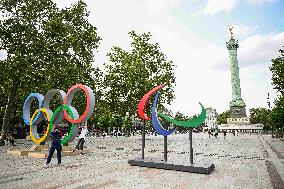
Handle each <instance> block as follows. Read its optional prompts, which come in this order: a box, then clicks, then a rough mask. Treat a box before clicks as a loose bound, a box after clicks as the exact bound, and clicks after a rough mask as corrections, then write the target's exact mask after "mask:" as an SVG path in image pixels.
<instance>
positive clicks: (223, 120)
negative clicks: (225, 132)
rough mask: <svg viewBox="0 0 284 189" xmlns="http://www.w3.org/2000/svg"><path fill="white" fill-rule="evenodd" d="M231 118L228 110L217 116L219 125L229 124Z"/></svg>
mask: <svg viewBox="0 0 284 189" xmlns="http://www.w3.org/2000/svg"><path fill="white" fill-rule="evenodd" d="M229 117H230V110H227V111H225V112H222V113H221V114H219V115H218V116H217V124H218V125H220V124H226V123H227V118H229Z"/></svg>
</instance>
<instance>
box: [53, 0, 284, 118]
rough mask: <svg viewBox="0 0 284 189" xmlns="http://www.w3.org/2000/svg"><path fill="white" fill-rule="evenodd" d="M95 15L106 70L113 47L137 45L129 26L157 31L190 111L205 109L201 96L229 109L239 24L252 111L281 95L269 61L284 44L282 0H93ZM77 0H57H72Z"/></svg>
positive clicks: (179, 99)
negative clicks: (231, 46)
mask: <svg viewBox="0 0 284 189" xmlns="http://www.w3.org/2000/svg"><path fill="white" fill-rule="evenodd" d="M85 1H86V3H87V5H88V10H89V11H90V21H91V22H92V23H93V24H94V25H96V26H97V28H98V33H99V35H100V36H101V37H102V42H101V45H100V48H99V49H98V52H95V63H94V65H95V66H99V67H101V68H103V63H105V62H107V61H108V60H107V58H106V53H107V52H110V49H111V47H112V46H114V45H115V46H120V47H122V48H124V49H130V42H131V40H130V38H129V35H128V32H129V31H130V30H135V31H137V32H139V33H143V32H150V33H151V34H152V35H153V37H152V42H157V43H159V44H160V47H161V49H162V51H163V52H164V53H165V54H166V55H167V57H168V59H170V60H172V61H173V62H174V63H175V64H176V66H177V68H176V70H175V75H176V82H177V85H176V87H175V89H174V90H175V94H176V99H175V100H174V102H173V103H172V105H170V106H169V108H171V109H172V110H173V111H174V112H176V111H180V112H182V113H184V114H186V115H192V114H194V113H198V112H200V107H199V105H198V102H201V103H203V104H204V105H205V106H206V107H210V106H211V107H213V108H216V109H217V111H218V112H219V113H221V112H223V111H225V110H227V109H229V102H230V100H231V83H230V79H231V78H230V77H231V75H230V67H229V56H228V51H227V49H226V46H225V42H226V41H227V40H228V39H229V31H228V27H230V26H234V33H235V37H236V38H237V39H238V40H239V45H240V48H239V51H238V59H239V67H240V79H241V92H242V98H243V100H244V101H245V103H246V105H247V112H248V109H250V108H252V107H267V103H266V98H267V93H268V92H269V93H270V94H271V100H273V98H274V97H275V96H276V93H275V91H274V90H273V87H272V85H271V73H270V71H269V66H270V65H271V61H270V60H271V59H272V58H275V57H277V56H278V52H277V50H279V49H280V48H281V47H282V46H283V45H284V22H283V18H284V11H283V10H284V1H282V0H119V1H118V0H103V1H102V0H85ZM74 2H76V0H64V1H61V0H60V1H59V0H57V3H58V5H59V6H60V7H65V6H70V5H71V4H73V3H74Z"/></svg>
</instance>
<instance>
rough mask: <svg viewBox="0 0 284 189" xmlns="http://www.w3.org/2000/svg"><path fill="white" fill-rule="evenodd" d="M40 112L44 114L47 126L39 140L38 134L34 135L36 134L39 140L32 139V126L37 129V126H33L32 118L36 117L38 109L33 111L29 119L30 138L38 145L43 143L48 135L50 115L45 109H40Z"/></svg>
mask: <svg viewBox="0 0 284 189" xmlns="http://www.w3.org/2000/svg"><path fill="white" fill-rule="evenodd" d="M40 111H41V112H43V113H45V115H46V118H47V121H48V125H47V128H46V131H45V133H44V135H43V136H42V137H41V138H40V137H39V135H38V133H36V134H37V135H38V138H39V139H37V138H36V137H34V135H33V126H34V127H37V125H33V120H34V118H35V117H36V115H37V113H38V109H37V110H36V111H35V113H34V114H33V116H32V118H31V119H30V137H31V139H32V140H33V141H34V142H35V143H36V144H39V143H41V142H43V141H44V140H45V138H46V137H47V135H48V133H49V122H50V113H49V112H48V111H47V109H45V108H41V109H40ZM35 124H36V123H35Z"/></svg>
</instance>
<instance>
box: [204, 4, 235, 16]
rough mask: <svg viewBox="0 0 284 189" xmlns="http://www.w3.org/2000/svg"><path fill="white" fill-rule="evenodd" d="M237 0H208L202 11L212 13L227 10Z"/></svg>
mask: <svg viewBox="0 0 284 189" xmlns="http://www.w3.org/2000/svg"><path fill="white" fill-rule="evenodd" d="M236 3H237V0H209V1H208V2H207V4H206V5H205V7H204V9H203V11H204V14H206V15H214V14H216V13H218V12H221V11H225V12H229V11H230V10H232V9H233V8H234V6H235V5H236Z"/></svg>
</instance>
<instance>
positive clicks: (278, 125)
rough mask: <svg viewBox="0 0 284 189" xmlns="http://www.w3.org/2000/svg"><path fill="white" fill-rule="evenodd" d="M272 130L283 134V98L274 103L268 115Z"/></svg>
mask: <svg viewBox="0 0 284 189" xmlns="http://www.w3.org/2000/svg"><path fill="white" fill-rule="evenodd" d="M270 122H271V125H272V129H273V130H274V131H277V132H279V133H281V134H282V135H283V133H284V96H280V97H279V98H278V99H277V100H276V101H275V107H274V108H273V109H272V112H271V114H270Z"/></svg>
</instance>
